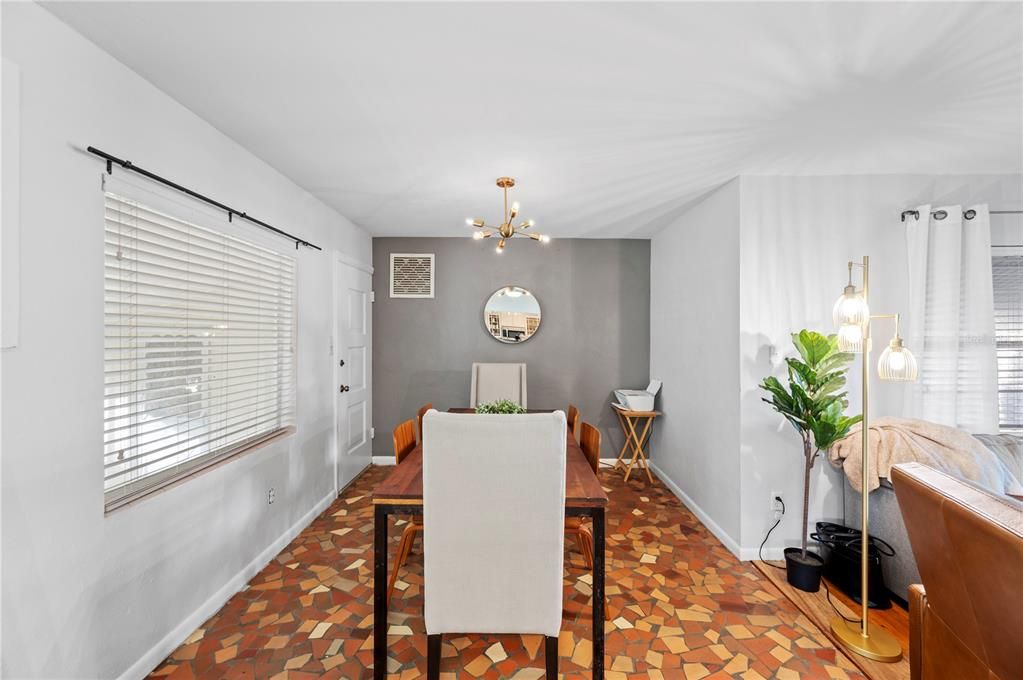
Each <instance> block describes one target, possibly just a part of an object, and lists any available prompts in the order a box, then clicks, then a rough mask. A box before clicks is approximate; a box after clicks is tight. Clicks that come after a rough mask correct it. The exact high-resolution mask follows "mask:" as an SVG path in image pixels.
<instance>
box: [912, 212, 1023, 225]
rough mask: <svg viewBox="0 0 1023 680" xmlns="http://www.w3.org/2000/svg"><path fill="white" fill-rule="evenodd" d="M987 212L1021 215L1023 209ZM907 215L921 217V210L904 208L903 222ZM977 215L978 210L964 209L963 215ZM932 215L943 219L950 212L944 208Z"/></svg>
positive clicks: (968, 216)
mask: <svg viewBox="0 0 1023 680" xmlns="http://www.w3.org/2000/svg"><path fill="white" fill-rule="evenodd" d="M987 212H988V214H989V215H1019V214H1021V213H1023V210H988V211H987ZM906 215H912V216H913V217H914V218H916V219H920V211H919V210H903V211H902V216H901V219H902V221H903V222H905V221H906ZM976 216H977V211H976V210H973V209H970V210H964V211H963V217H965V218H966V219H968V220H972V219H973V218H974V217H976ZM931 217H933V218H934V219H936V220H943V219H945V218H946V217H948V212H946V211H944V210H935V211H934V212H932V213H931Z"/></svg>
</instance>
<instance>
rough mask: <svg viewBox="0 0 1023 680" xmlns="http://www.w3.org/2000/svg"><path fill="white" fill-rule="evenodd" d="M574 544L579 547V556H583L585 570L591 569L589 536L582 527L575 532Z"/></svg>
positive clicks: (591, 555)
mask: <svg viewBox="0 0 1023 680" xmlns="http://www.w3.org/2000/svg"><path fill="white" fill-rule="evenodd" d="M575 544H576V545H577V546H578V547H579V554H580V555H582V556H583V561H584V562H585V563H586V568H587V569H590V570H592V569H593V548H591V547H590V544H589V536H587V534H586V532H585V531H583V529H582V527H580V528H578V529H576V530H575Z"/></svg>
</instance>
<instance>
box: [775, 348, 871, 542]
mask: <svg viewBox="0 0 1023 680" xmlns="http://www.w3.org/2000/svg"><path fill="white" fill-rule="evenodd" d="M792 344H793V345H795V347H796V350H797V351H798V352H799V356H800V359H793V358H788V359H785V363H786V364H788V383H789V384H788V387H787V388H786V386H785V385H783V384H782V383H781V381H780V380H778V379H777V378H775V377H774V376H768V377H766V378H764V380H763V382H761V383H760V388H761V389H763V390H765V391H766V392H768V393H769V394H770V397H771V398H770V399H766V398H765V399H764V400H763V401H765V402H767V403H768V404H770V405H771V406H773V407H774V410H775V411H777V412H778V413H780V414H782V415H783V416H785V419H786V420H788V421H789V423H791V425H792V427H794V428H795V429H796V432H798V433H799V436H800V437H801V438H802V440H803V533H802V535H801V539H802V548H803V550H802V553H801V555H802V557H803V559H806V536H807V520H808V513H809V508H808V504H809V500H810V471H811V470H812V469H813V464H814V461H816V460H817V455H818V454H819V453H820V452H821V451H827V450H828V449H830V448H831V446H832V445H833V444H834V443H835V442H837V441H838V440H839V439H842V438H843V437H845V436H846V435H847V434H849V429H850V428H851V427H852V426H853V425H855V424H856V423H858V422H860V420H862V419H863V416H854V417H852V418H848V417H846V416H845V409H846V407H847V406H848V405H849V402H848V401H847V400H846V398H845V395H846V393H845V392H843V391H841V390H842V388H843V387H845V373H846V370H847V368H848V366H849V363H850V362H851V361H852V358H853V355H852V354H850V353H848V352H842V351H839V349H838V336H836V335H822V334H821V333H817V332H815V331H808V330H806V329H804V330H801V331H799V332H798V333H793V334H792Z"/></svg>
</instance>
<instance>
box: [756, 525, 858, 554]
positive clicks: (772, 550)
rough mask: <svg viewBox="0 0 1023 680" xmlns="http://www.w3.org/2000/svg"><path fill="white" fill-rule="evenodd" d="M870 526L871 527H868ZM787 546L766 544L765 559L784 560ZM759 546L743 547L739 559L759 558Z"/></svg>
mask: <svg viewBox="0 0 1023 680" xmlns="http://www.w3.org/2000/svg"><path fill="white" fill-rule="evenodd" d="M868 528H869V527H868ZM784 550H785V548H778V547H774V548H772V547H770V546H766V545H765V546H764V559H765V560H783V559H785V553H784V552H783V551H784ZM758 552H759V549H758V548H743V549H742V550H740V551H739V559H740V560H744V561H750V560H759V559H760V555H759V554H758Z"/></svg>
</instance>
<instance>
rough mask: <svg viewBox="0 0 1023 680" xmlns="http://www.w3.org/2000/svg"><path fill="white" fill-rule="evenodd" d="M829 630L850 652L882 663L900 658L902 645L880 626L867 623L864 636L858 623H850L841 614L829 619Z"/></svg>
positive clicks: (892, 661)
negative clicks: (865, 635)
mask: <svg viewBox="0 0 1023 680" xmlns="http://www.w3.org/2000/svg"><path fill="white" fill-rule="evenodd" d="M831 632H832V633H834V634H835V636H836V637H837V638H838V639H839V641H840V642H841V643H842V644H843V645H845V647H846V648H847V649H849V651H851V652H856V653H857V654H859V655H860V656H865V657H867V658H868V659H873V660H874V661H881V662H882V663H895V662H896V661H898V660H899V659H901V658H902V645H900V644H899V641H898V640H896V639H895V637H894V636H892V634H891V633H889V632H888V631H886V630H885V629H884V628H881V627H880V626H871V625H870V624H869V622H868V623H867V633H868V636H867V637H864V636H863V632H862V631H861V630H860V624H859V623H851V622H849V621H846V620H845V619H843V618H842V617H841V616H836V617H835V618H833V619H831Z"/></svg>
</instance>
